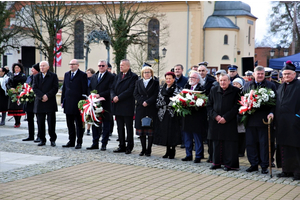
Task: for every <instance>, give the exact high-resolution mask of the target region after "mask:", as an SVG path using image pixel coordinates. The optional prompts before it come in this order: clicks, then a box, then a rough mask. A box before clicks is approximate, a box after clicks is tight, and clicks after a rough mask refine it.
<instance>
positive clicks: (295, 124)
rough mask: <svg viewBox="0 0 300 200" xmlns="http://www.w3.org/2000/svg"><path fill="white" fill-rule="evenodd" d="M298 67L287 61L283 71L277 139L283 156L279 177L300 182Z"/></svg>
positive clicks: (299, 87) (279, 90)
mask: <svg viewBox="0 0 300 200" xmlns="http://www.w3.org/2000/svg"><path fill="white" fill-rule="evenodd" d="M295 70H296V67H295V65H294V64H292V62H291V61H287V62H286V65H285V67H283V69H282V75H283V79H284V83H283V84H281V85H280V86H279V87H278V90H277V98H276V113H275V114H276V138H277V144H278V147H277V148H278V149H279V151H277V152H278V153H280V154H281V159H282V160H281V163H277V165H279V167H280V165H281V166H282V172H281V173H280V174H278V175H277V176H278V177H293V180H300V134H299V133H300V92H299V91H300V81H299V80H297V79H296V72H295Z"/></svg>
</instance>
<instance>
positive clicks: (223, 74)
mask: <svg viewBox="0 0 300 200" xmlns="http://www.w3.org/2000/svg"><path fill="white" fill-rule="evenodd" d="M222 76H227V78H228V80H230V76H229V75H228V74H226V73H223V72H222V73H221V74H220V77H222Z"/></svg>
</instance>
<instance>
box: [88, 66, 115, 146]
mask: <svg viewBox="0 0 300 200" xmlns="http://www.w3.org/2000/svg"><path fill="white" fill-rule="evenodd" d="M113 82H114V75H112V74H111V73H109V72H108V71H107V62H106V60H100V61H99V63H98V72H97V73H96V74H94V75H93V76H92V77H91V84H90V86H89V90H90V91H92V90H97V92H98V95H99V96H100V97H103V98H105V101H101V104H102V107H103V109H104V110H105V113H104V117H103V121H102V123H103V124H100V126H99V127H97V126H95V125H93V126H92V130H93V144H92V146H91V147H88V148H86V149H88V150H91V149H99V138H100V135H101V133H102V141H101V143H102V146H101V151H105V150H106V145H107V142H108V138H109V133H110V123H111V99H110V89H111V86H112V84H113Z"/></svg>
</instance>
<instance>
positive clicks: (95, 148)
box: [86, 145, 99, 150]
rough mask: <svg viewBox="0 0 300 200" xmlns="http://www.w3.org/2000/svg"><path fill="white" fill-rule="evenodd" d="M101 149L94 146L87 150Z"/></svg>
mask: <svg viewBox="0 0 300 200" xmlns="http://www.w3.org/2000/svg"><path fill="white" fill-rule="evenodd" d="M93 149H99V147H98V146H95V145H92V146H91V147H87V148H86V150H93Z"/></svg>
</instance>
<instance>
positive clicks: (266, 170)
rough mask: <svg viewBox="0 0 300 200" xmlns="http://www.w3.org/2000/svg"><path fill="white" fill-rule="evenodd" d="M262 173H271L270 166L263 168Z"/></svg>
mask: <svg viewBox="0 0 300 200" xmlns="http://www.w3.org/2000/svg"><path fill="white" fill-rule="evenodd" d="M261 173H262V174H267V173H269V171H268V168H262V169H261Z"/></svg>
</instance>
